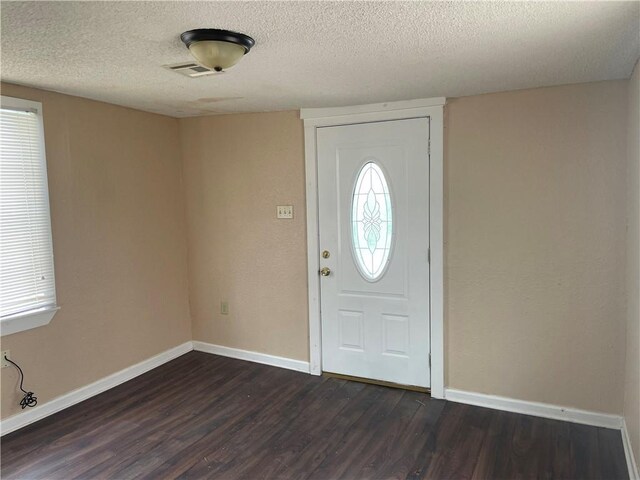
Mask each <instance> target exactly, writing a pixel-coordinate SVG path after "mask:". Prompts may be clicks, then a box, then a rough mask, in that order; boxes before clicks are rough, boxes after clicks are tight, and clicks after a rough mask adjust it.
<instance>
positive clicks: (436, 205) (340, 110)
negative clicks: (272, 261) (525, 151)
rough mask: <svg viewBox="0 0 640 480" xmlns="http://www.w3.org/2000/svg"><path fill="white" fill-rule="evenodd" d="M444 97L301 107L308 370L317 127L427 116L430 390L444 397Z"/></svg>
mask: <svg viewBox="0 0 640 480" xmlns="http://www.w3.org/2000/svg"><path fill="white" fill-rule="evenodd" d="M444 104H445V99H444V98H433V99H422V100H410V101H401V102H388V103H381V104H372V105H358V106H353V107H337V108H312V109H302V110H301V118H302V119H303V120H304V127H305V129H304V135H305V165H306V204H307V247H308V250H307V262H308V294H309V298H308V299H309V360H310V372H311V373H312V374H315V375H320V374H321V373H322V334H321V319H320V299H321V297H320V275H319V273H318V272H319V268H320V260H322V258H321V257H320V252H321V250H320V245H319V233H320V232H319V225H318V183H317V182H318V176H317V175H318V170H317V165H318V164H317V141H316V140H317V131H318V129H319V128H321V127H324V126H332V125H334V126H335V125H352V124H359V123H368V122H380V121H387V120H399V119H411V118H428V119H429V139H430V145H429V202H428V206H427V207H426V208H428V211H429V245H430V249H431V252H430V254H431V259H430V260H431V262H430V264H429V269H428V275H429V299H430V304H429V309H430V319H431V322H430V343H431V346H430V348H431V381H430V385H431V396H432V397H434V398H444V318H443V310H444V308H443V307H444V298H443V293H444V289H443V107H444Z"/></svg>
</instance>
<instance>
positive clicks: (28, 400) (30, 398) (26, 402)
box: [4, 355, 38, 410]
mask: <svg viewBox="0 0 640 480" xmlns="http://www.w3.org/2000/svg"><path fill="white" fill-rule="evenodd" d="M4 359H5V360H6V361H7V362H9V363H12V364H13V365H14V366H15V367H16V368H17V369H18V371H19V372H20V390H22V392H23V393H24V397H22V400H20V406H21V407H22V409H23V410H24V409H25V408H26V407H35V406H36V405H37V404H38V397H36V396H35V395H34V394H33V392H27V391H26V390H25V389H24V388H22V384H23V382H24V372H23V371H22V369H21V368H20V366H19V365H18V364H17V363H16V362H14V361H13V360H11V359H9V358H7V356H6V355H5V356H4Z"/></svg>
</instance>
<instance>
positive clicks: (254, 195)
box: [180, 81, 627, 413]
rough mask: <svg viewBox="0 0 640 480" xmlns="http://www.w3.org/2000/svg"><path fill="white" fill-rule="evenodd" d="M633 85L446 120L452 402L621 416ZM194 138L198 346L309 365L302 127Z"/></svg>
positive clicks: (190, 172)
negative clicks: (225, 306) (476, 396)
mask: <svg viewBox="0 0 640 480" xmlns="http://www.w3.org/2000/svg"><path fill="white" fill-rule="evenodd" d="M626 85H627V82H626V81H619V82H603V83H593V84H584V85H573V86H565V87H554V88H545V89H535V90H527V91H518V92H511V93H500V94H493V95H483V96H476V97H467V98H460V99H453V100H451V101H450V103H449V105H448V106H447V109H446V124H445V128H446V139H445V142H446V146H445V148H446V160H445V161H446V179H445V182H446V185H445V195H446V199H445V203H446V212H445V217H446V219H445V223H446V246H445V251H446V259H445V262H446V272H445V275H446V299H445V301H446V334H447V335H446V343H447V344H446V354H447V384H448V385H449V386H450V387H453V388H459V389H463V390H469V391H476V392H483V393H490V394H497V395H504V396H508V397H513V398H519V399H526V400H532V401H541V402H549V403H554V404H561V405H567V406H573V407H578V408H584V409H589V410H597V411H604V412H613V413H620V412H621V411H622V402H623V398H622V397H623V395H622V391H623V373H622V371H623V366H624V349H623V345H624V323H623V318H624V308H625V307H624V302H625V296H624V283H625V276H624V261H625V253H624V246H625V233H624V231H625V168H626V167H625V158H626V143H625V142H626ZM180 129H181V130H180V131H181V139H182V151H183V159H184V172H185V182H186V191H187V199H188V200H187V206H188V209H187V211H188V224H189V272H190V273H189V278H190V300H191V310H192V318H193V331H194V339H196V340H203V341H207V342H212V343H216V344H221V345H226V346H230V347H236V348H243V349H248V350H255V351H259V352H265V353H269V354H273V355H280V356H285V357H291V358H296V359H301V360H306V359H307V358H308V339H307V336H308V331H307V314H306V310H307V303H306V257H305V241H306V240H305V226H304V215H303V210H304V197H303V194H304V175H303V172H304V154H303V134H302V123H301V121H300V120H299V119H298V115H297V113H296V112H285V113H264V114H251V115H227V116H220V117H206V118H191V119H184V120H180ZM277 204H294V205H295V208H296V219H295V220H294V221H293V222H288V221H283V220H280V221H279V220H276V219H275V206H276V205H277ZM221 300H229V301H230V305H231V314H230V315H229V316H228V317H227V316H222V315H220V314H219V311H220V301H221Z"/></svg>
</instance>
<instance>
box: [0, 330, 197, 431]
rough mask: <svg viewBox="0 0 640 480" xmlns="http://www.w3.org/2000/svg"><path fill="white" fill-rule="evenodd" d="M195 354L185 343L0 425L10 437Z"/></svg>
mask: <svg viewBox="0 0 640 480" xmlns="http://www.w3.org/2000/svg"><path fill="white" fill-rule="evenodd" d="M191 350H193V345H192V343H191V342H186V343H183V344H182V345H178V346H177V347H174V348H171V349H169V350H167V351H165V352H162V353H160V354H158V355H155V356H153V357H151V358H148V359H147V360H144V361H142V362H140V363H137V364H135V365H132V366H131V367H127V368H125V369H124V370H120V371H119V372H116V373H114V374H112V375H109V376H108V377H104V378H102V379H100V380H98V381H96V382H93V383H91V384H89V385H87V386H84V387H81V388H78V389H77V390H73V391H71V392H69V393H65V394H64V395H62V396H60V397H57V398H54V399H53V400H50V401H48V402H46V403H43V404H42V405H38V406H36V407H34V408H33V409H29V410H26V411H24V412H22V413H18V414H16V415H13V416H11V417H9V418H6V419H4V420H2V422H0V435H6V434H7V433H11V432H13V431H15V430H18V429H19V428H22V427H26V426H27V425H29V424H31V423H33V422H37V421H38V420H41V419H43V418H45V417H48V416H49V415H53V414H54V413H56V412H59V411H60V410H64V409H65V408H68V407H70V406H72V405H75V404H76V403H80V402H82V401H83V400H86V399H87V398H91V397H93V396H95V395H98V394H99V393H102V392H104V391H105V390H109V389H110V388H113V387H115V386H117V385H120V384H121V383H124V382H126V381H128V380H131V379H132V378H135V377H137V376H139V375H142V374H143V373H146V372H148V371H149V370H152V369H154V368H156V367H159V366H160V365H162V364H164V363H167V362H168V361H170V360H173V359H174V358H177V357H179V356H180V355H184V354H185V353H187V352H190V351H191Z"/></svg>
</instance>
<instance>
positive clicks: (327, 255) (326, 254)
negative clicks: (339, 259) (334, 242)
mask: <svg viewBox="0 0 640 480" xmlns="http://www.w3.org/2000/svg"><path fill="white" fill-rule="evenodd" d="M330 256H331V254H330V253H329V250H324V251H323V252H322V258H329V257H330Z"/></svg>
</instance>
